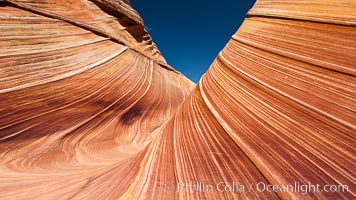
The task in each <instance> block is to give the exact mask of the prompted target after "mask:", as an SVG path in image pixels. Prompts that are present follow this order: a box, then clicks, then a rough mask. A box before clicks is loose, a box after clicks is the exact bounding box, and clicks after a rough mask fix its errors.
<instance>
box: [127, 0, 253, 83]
mask: <svg viewBox="0 0 356 200" xmlns="http://www.w3.org/2000/svg"><path fill="white" fill-rule="evenodd" d="M254 2H255V1H254V0H219V1H213V0H170V1H168V0H131V3H132V5H133V7H134V9H136V10H137V11H138V12H139V13H140V15H141V17H142V18H143V20H144V23H145V26H146V29H147V30H148V31H149V33H150V34H151V36H152V38H153V41H154V42H155V43H156V44H157V46H158V48H159V50H160V51H161V53H162V54H163V56H164V58H165V59H166V60H167V62H168V64H170V65H171V66H172V67H174V68H175V69H177V70H178V71H180V72H182V73H183V74H184V75H185V76H187V77H188V78H189V79H191V80H192V81H194V82H198V81H199V79H200V77H201V76H202V75H203V74H204V72H206V70H207V69H208V68H209V66H210V64H211V63H212V61H213V60H214V58H215V57H216V56H217V54H218V53H219V51H221V49H222V48H223V47H224V46H225V44H226V43H227V42H228V40H229V39H230V37H231V36H232V35H233V34H234V33H235V32H236V30H237V28H238V27H239V26H240V25H241V23H242V21H243V19H244V18H245V15H246V13H247V11H248V10H249V9H250V8H251V7H252V6H253V4H254Z"/></svg>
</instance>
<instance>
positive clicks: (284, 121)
mask: <svg viewBox="0 0 356 200" xmlns="http://www.w3.org/2000/svg"><path fill="white" fill-rule="evenodd" d="M355 22H356V3H355V2H354V1H351V0H340V1H337V2H332V3H331V1H328V0H317V1H312V2H311V1H297V0H288V1H274V0H259V1H257V3H256V4H255V6H254V7H253V9H251V10H250V12H249V13H248V15H247V18H246V20H245V22H244V23H243V25H242V26H241V27H240V29H239V30H238V31H237V32H236V34H234V35H233V36H232V38H231V40H230V41H229V42H228V44H227V45H226V46H225V48H224V49H223V50H222V51H221V52H220V53H219V55H218V56H217V58H216V59H215V61H214V62H213V64H212V65H211V67H210V69H209V70H208V71H207V72H206V74H205V75H204V76H203V77H202V79H201V80H200V82H199V83H198V85H196V86H195V85H194V84H193V83H192V82H191V81H189V80H188V79H187V78H185V77H184V76H183V75H181V74H180V73H179V72H177V71H175V70H174V69H173V68H171V67H170V66H169V65H167V64H166V63H165V61H164V58H163V57H162V56H161V54H160V53H159V51H158V50H157V48H156V46H155V44H154V43H153V42H152V40H151V37H150V36H149V34H148V33H147V31H146V30H145V29H144V26H143V22H142V19H141V18H140V17H139V15H138V14H137V12H136V11H134V10H133V9H132V8H131V5H130V3H129V2H128V1H120V0H116V1H115V0H92V1H87V0H66V1H55V0H43V1H37V0H36V1H29V0H2V1H0V100H1V101H0V199H1V200H3V199H4V200H8V199H11V200H12V199H234V198H235V199H354V198H355V195H356V192H355V189H356V188H355V181H356V178H355V171H354V169H355V163H356V162H355V161H356V159H355V145H356V138H355V133H356V132H355V128H356V127H355V126H356V124H355V122H356V116H355V110H356V103H355V97H356V88H355V87H356V79H355V74H356V68H355V63H356V28H355ZM294 184H298V185H307V184H314V185H316V184H319V185H320V186H321V187H323V186H325V185H347V186H348V191H337V192H327V191H310V192H307V193H303V192H301V191H299V192H296V191H288V192H285V191H271V192H268V191H264V192H261V191H258V188H257V185H259V186H263V185H278V186H287V185H294ZM188 185H190V186H188ZM210 185H212V186H213V189H211V188H210ZM226 185H231V186H233V187H232V191H227V190H225V187H224V186H226ZM241 186H245V188H244V190H241ZM250 186H251V188H250V190H248V189H249V188H248V187H250ZM239 188H240V190H239ZM259 189H262V187H260V188H259ZM219 190H220V191H219ZM221 190H222V191H221ZM210 191H211V192H210Z"/></svg>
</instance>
